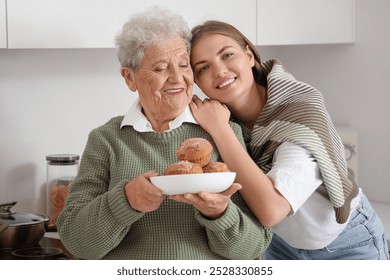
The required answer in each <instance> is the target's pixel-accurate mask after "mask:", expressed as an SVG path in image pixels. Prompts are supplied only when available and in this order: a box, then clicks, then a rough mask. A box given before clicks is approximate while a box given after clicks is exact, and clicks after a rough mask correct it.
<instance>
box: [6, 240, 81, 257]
mask: <svg viewBox="0 0 390 280" xmlns="http://www.w3.org/2000/svg"><path fill="white" fill-rule="evenodd" d="M70 259H74V257H73V256H72V254H70V253H69V251H68V250H67V249H66V248H65V247H64V246H63V245H62V243H61V241H60V240H59V239H56V238H48V237H43V238H42V239H41V241H40V242H39V243H38V244H32V245H31V246H27V247H23V248H15V249H0V260H70Z"/></svg>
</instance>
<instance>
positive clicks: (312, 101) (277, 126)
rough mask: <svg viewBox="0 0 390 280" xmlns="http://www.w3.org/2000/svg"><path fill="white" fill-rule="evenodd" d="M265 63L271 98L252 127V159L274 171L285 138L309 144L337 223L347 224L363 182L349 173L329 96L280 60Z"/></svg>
mask: <svg viewBox="0 0 390 280" xmlns="http://www.w3.org/2000/svg"><path fill="white" fill-rule="evenodd" d="M262 65H263V67H264V70H265V72H266V74H267V81H268V101H267V103H266V104H265V106H264V108H263V110H262V112H261V114H260V115H259V116H258V118H257V121H256V123H255V126H254V128H253V131H252V135H251V140H250V143H249V149H250V152H251V156H252V158H253V159H255V161H256V163H257V165H258V166H259V167H260V168H261V169H262V170H263V171H264V172H268V171H269V170H270V169H271V164H272V158H273V154H274V152H275V150H276V149H277V147H278V146H279V145H280V144H281V143H282V142H285V141H288V142H291V143H295V144H297V145H300V146H302V147H304V148H306V149H307V150H308V151H310V152H311V153H312V154H313V156H314V157H315V158H316V160H317V162H318V164H319V167H320V170H321V175H322V178H323V181H324V184H325V187H326V189H327V191H328V194H329V198H330V201H331V203H332V204H333V206H334V208H335V215H336V220H337V222H338V223H345V222H346V221H347V219H348V217H349V212H350V202H351V200H352V198H354V197H355V196H356V195H357V194H358V187H357V185H356V184H355V182H353V181H352V180H350V179H349V178H348V171H347V163H346V160H345V155H344V147H343V144H342V141H341V138H340V137H339V135H338V133H337V132H336V129H335V127H334V125H333V123H332V120H331V118H330V116H329V114H328V112H327V111H326V108H325V104H324V100H323V96H322V95H321V93H320V92H319V91H318V90H317V89H315V88H313V87H312V86H310V85H308V84H305V83H302V82H299V81H297V80H296V79H295V78H294V77H293V76H292V75H291V74H289V73H288V72H287V71H286V70H285V69H284V67H283V65H282V63H281V62H280V61H279V60H277V59H273V60H268V61H265V62H263V64H262Z"/></svg>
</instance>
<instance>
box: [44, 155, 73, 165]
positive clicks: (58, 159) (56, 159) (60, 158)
mask: <svg viewBox="0 0 390 280" xmlns="http://www.w3.org/2000/svg"><path fill="white" fill-rule="evenodd" d="M79 159H80V156H79V155H75V154H54V155H48V156H46V160H47V161H49V162H51V163H72V162H76V161H78V160H79Z"/></svg>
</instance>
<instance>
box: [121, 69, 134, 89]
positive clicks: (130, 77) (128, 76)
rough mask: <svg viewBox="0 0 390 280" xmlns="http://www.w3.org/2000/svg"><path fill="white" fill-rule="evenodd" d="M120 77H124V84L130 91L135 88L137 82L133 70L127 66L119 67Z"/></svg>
mask: <svg viewBox="0 0 390 280" xmlns="http://www.w3.org/2000/svg"><path fill="white" fill-rule="evenodd" d="M121 74H122V77H123V78H125V81H126V84H127V86H128V87H129V89H130V90H131V91H136V90H137V84H136V82H135V79H134V72H133V71H132V70H130V69H129V68H127V67H122V69H121Z"/></svg>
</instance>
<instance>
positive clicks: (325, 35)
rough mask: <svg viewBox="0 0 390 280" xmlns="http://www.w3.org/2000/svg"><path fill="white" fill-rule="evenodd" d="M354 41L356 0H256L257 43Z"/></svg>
mask: <svg viewBox="0 0 390 280" xmlns="http://www.w3.org/2000/svg"><path fill="white" fill-rule="evenodd" d="M354 41H355V0H257V45H260V46H261V45H304V44H334V43H353V42H354Z"/></svg>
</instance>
